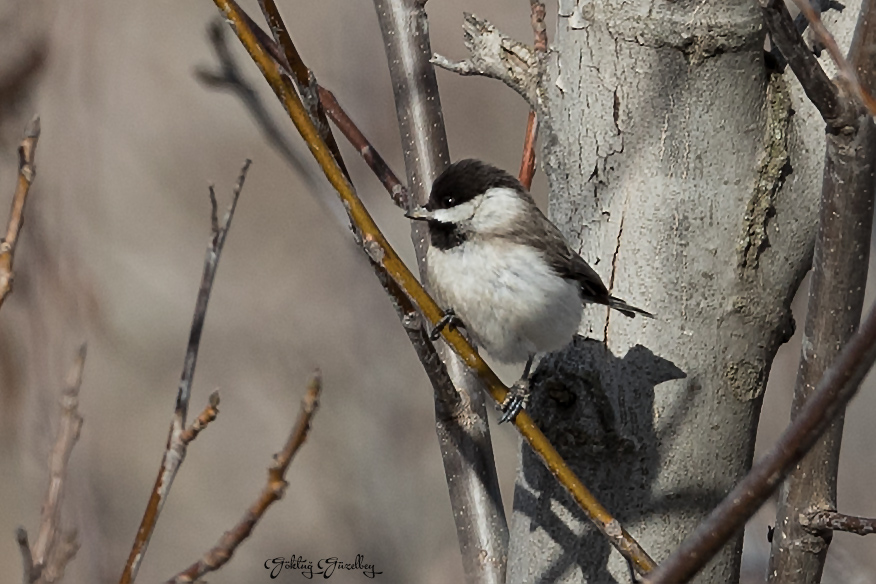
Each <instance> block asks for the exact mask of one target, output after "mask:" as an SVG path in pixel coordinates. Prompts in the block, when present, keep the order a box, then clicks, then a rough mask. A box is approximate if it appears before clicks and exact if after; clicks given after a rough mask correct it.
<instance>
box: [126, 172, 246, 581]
mask: <svg viewBox="0 0 876 584" xmlns="http://www.w3.org/2000/svg"><path fill="white" fill-rule="evenodd" d="M251 163H252V161H250V160H247V161H246V162H244V164H243V168H241V170H240V176H239V177H238V179H237V184H236V185H235V186H234V192H233V193H232V198H231V204H230V206H229V207H228V210H227V211H226V213H225V217H224V218H223V219H222V224H221V225H219V223H218V221H217V217H218V214H217V205H216V197H215V195H214V193H213V189H212V187H211V188H210V208H211V214H210V217H211V221H210V223H211V234H210V243H209V245H208V246H207V254H206V257H205V259H204V273H203V276H202V277H201V285H200V287H199V289H198V298H197V300H196V301H195V313H194V317H193V318H192V327H191V331H190V332H189V342H188V346H187V348H186V356H185V361H184V363H183V371H182V376H181V377H180V382H179V390H178V392H177V397H176V406H175V408H174V412H173V420H172V422H171V425H170V434H169V435H168V438H167V448H166V449H165V451H164V456H163V457H162V460H161V467H160V468H159V470H158V478H157V479H156V480H155V486H154V487H153V488H152V494H151V495H150V496H149V503H148V504H147V506H146V511H145V512H144V513H143V519H142V521H141V522H140V528H139V529H138V530H137V536H136V537H135V539H134V545H133V546H132V547H131V553H130V555H129V556H128V561H127V563H126V564H125V569H124V571H123V572H122V576H121V578H120V580H119V582H120V584H130V583H131V582H133V581H134V579H135V578H136V577H137V571H138V570H139V569H140V562H142V560H143V555H144V554H145V553H146V548H147V547H148V546H149V539H150V538H151V537H152V532H153V531H154V530H155V524H156V523H157V522H158V516H159V515H160V514H161V509H162V508H163V507H164V503H165V502H166V501H167V496H168V493H169V492H170V487H171V486H172V485H173V480H174V478H175V477H176V473H177V471H178V470H179V467H180V465H181V464H182V462H183V460H184V459H185V456H186V448H187V443H186V442H185V441H184V436H191V435H192V434H197V431H195V430H194V426H193V428H190V429H189V430H188V431H187V430H186V427H185V423H186V414H187V412H188V408H189V398H190V396H191V389H192V379H193V378H194V375H195V365H196V363H197V361H198V350H199V349H200V345H201V333H202V332H203V330H204V319H205V318H206V316H207V304H208V303H209V301H210V293H211V291H212V290H213V281H214V279H215V277H216V270H217V268H218V266H219V258H220V257H221V255H222V248H223V246H224V245H225V238H226V237H227V235H228V230H229V228H230V227H231V220H232V218H233V217H234V211H235V209H236V208H237V201H238V199H239V198H240V193H241V191H242V190H243V183H244V181H245V180H246V173H247V171H248V170H249V166H250V164H251ZM215 398H216V396H215V394H214V395H213V396H211V398H210V403H211V405H213V402H214V400H215ZM214 409H215V406H214ZM191 437H193V436H191Z"/></svg>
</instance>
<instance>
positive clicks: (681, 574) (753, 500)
mask: <svg viewBox="0 0 876 584" xmlns="http://www.w3.org/2000/svg"><path fill="white" fill-rule="evenodd" d="M874 361H876V305H874V306H873V307H872V308H871V309H870V312H869V313H868V314H867V318H866V319H865V320H864V321H863V322H862V323H861V327H860V328H859V329H858V332H857V333H855V335H854V336H853V337H852V339H851V340H850V341H849V342H848V344H847V345H846V346H845V347H843V350H842V351H841V352H840V354H839V356H838V357H837V358H836V360H835V361H834V362H833V364H832V365H831V366H830V368H829V369H828V370H827V371H826V372H825V374H824V376H823V377H822V378H821V380H820V381H819V382H818V385H817V387H816V390H815V392H814V393H813V394H812V395H811V397H810V398H809V399H808V400H807V401H806V404H805V405H804V406H803V408H802V409H801V410H800V412H799V414H798V416H797V418H796V419H795V420H794V421H793V422H792V423H791V424H790V425H789V426H788V428H787V429H786V430H785V432H784V433H783V434H782V436H781V437H780V438H779V440H778V441H777V442H776V443H775V445H773V447H772V448H771V449H770V450H769V452H767V453H766V454H765V455H764V456H763V458H761V459H760V460H759V461H758V462H757V464H755V465H754V466H753V467H752V469H751V471H750V472H749V473H748V474H747V475H746V476H745V478H744V479H742V480H741V481H740V482H739V484H737V485H736V487H735V488H734V489H733V490H732V491H730V493H729V494H728V495H727V496H726V497H725V498H724V500H723V501H722V502H721V503H720V504H719V505H718V506H717V507H715V509H714V510H712V512H711V513H710V514H709V516H708V517H707V518H706V519H704V520H703V521H702V522H701V523H700V525H699V526H698V527H697V529H696V530H695V531H694V532H693V533H692V534H691V535H689V536H688V537H687V538H686V539H685V540H684V541H683V542H682V544H681V545H680V546H679V547H678V549H676V550H675V551H674V552H673V553H672V555H670V556H669V557H668V558H667V559H666V560H664V561H663V562H661V563H660V565H659V566H658V567H657V569H656V570H654V572H652V573H651V574H650V575H648V576H647V577H646V578H645V583H646V584H677V583H678V582H686V581H687V580H688V579H690V578H692V577H693V575H694V574H696V573H697V572H698V571H699V570H700V569H702V567H703V566H705V565H706V563H707V562H708V561H709V560H710V559H711V558H712V557H713V556H714V555H715V553H717V552H718V550H719V549H721V546H722V545H724V543H725V542H726V541H727V540H728V539H729V538H730V537H731V536H732V535H733V534H734V533H737V532H738V530H739V529H741V528H742V526H743V525H745V522H746V521H747V520H748V519H749V518H750V517H751V516H752V515H754V514H755V512H757V510H758V509H759V508H760V506H761V505H762V504H763V503H764V502H765V501H766V500H767V499H768V498H769V497H770V495H772V493H773V491H775V490H776V488H777V487H778V486H779V485H780V484H781V482H782V480H783V479H784V478H785V477H786V476H787V475H788V473H789V472H790V471H791V470H792V469H793V468H794V465H795V464H797V463H798V462H799V461H800V460H801V459H802V458H803V456H805V455H806V453H807V452H808V451H809V449H810V448H811V447H812V445H813V444H814V443H815V441H816V440H818V438H819V437H820V436H821V435H822V434H823V433H824V431H825V430H826V429H827V428H828V427H829V425H830V422H831V420H833V419H834V418H835V417H836V416H837V415H838V414H840V413H841V412H842V411H843V409H844V408H845V405H846V404H847V403H848V402H849V400H850V399H852V397H854V395H855V394H856V393H857V391H858V388H859V387H860V385H861V381H862V380H863V379H864V376H865V375H866V374H867V372H868V371H869V370H870V367H871V366H872V365H873V362H874Z"/></svg>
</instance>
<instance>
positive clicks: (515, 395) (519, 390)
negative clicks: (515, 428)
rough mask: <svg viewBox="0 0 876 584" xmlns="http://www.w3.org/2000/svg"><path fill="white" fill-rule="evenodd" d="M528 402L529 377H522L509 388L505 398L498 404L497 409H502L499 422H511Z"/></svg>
mask: <svg viewBox="0 0 876 584" xmlns="http://www.w3.org/2000/svg"><path fill="white" fill-rule="evenodd" d="M528 403H529V379H526V378H523V379H520V380H519V381H518V382H517V383H515V384H514V385H512V386H511V387H510V388H509V391H508V395H507V396H505V400H504V401H503V402H502V403H501V404H499V409H500V410H502V417H501V418H499V423H500V424H504V423H505V422H511V423H513V422H514V420H515V419H516V418H517V414H519V413H520V412H522V411H523V409H524V408H525V407H526V404H528Z"/></svg>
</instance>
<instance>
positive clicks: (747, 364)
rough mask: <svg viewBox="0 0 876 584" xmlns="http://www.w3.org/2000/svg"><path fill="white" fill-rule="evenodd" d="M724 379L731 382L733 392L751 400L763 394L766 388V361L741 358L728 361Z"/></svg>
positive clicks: (742, 398) (738, 396)
mask: <svg viewBox="0 0 876 584" xmlns="http://www.w3.org/2000/svg"><path fill="white" fill-rule="evenodd" d="M724 379H726V380H727V381H728V382H729V383H730V387H731V388H732V390H733V394H734V395H735V396H736V397H737V398H739V399H740V400H742V401H751V400H753V399H757V398H758V397H760V396H761V395H763V390H764V389H765V388H766V381H767V367H766V364H765V363H752V362H751V361H746V360H739V361H735V362H733V363H728V364H727V367H726V368H725V369H724Z"/></svg>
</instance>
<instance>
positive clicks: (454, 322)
mask: <svg viewBox="0 0 876 584" xmlns="http://www.w3.org/2000/svg"><path fill="white" fill-rule="evenodd" d="M447 327H452V328H459V327H463V328H465V324H463V322H462V319H460V318H459V317H458V316H456V313H455V312H453V309H452V308H448V309H447V310H445V311H444V316H442V317H441V320H439V321H438V322H437V323H436V324H435V327H434V328H433V329H432V332H430V333H429V340H430V341H437V340H438V339H440V338H441V331H443V330H444V329H445V328H447Z"/></svg>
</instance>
